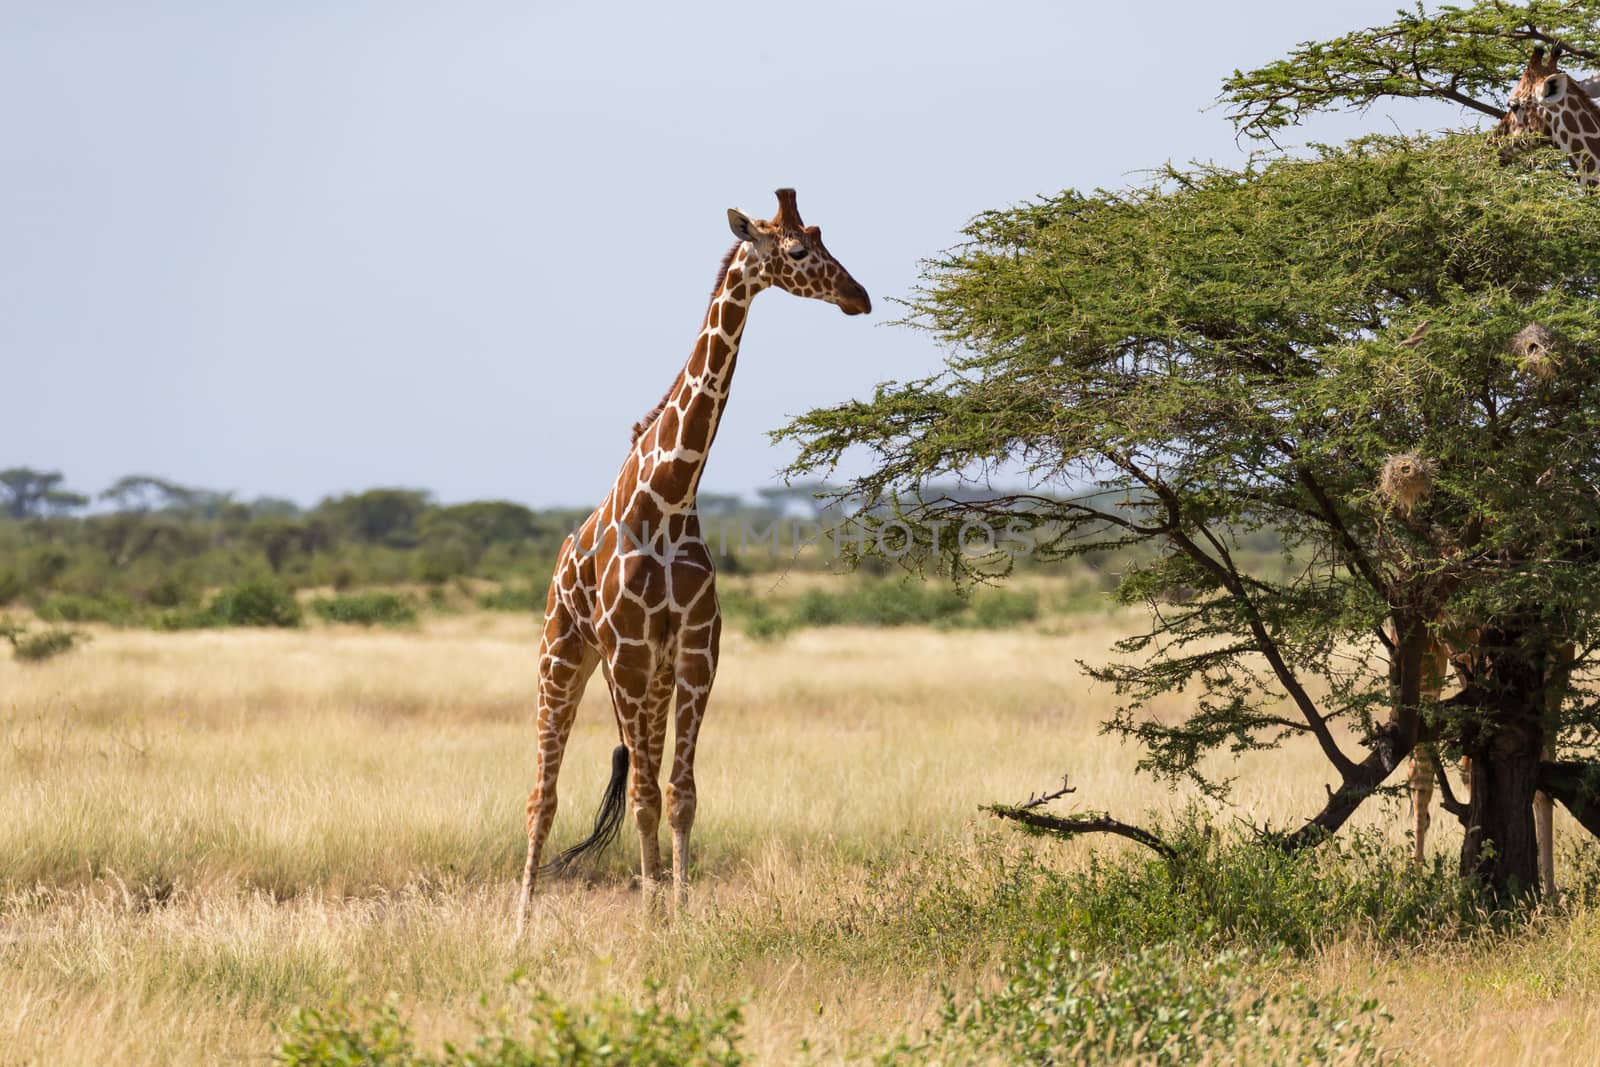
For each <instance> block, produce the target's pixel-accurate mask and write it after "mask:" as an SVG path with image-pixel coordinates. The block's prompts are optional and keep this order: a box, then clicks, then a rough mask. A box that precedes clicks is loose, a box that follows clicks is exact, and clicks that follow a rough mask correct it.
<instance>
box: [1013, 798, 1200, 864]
mask: <svg viewBox="0 0 1600 1067" xmlns="http://www.w3.org/2000/svg"><path fill="white" fill-rule="evenodd" d="M982 810H984V811H987V812H988V813H989V814H991V815H993V816H995V817H996V818H1000V819H1009V820H1011V821H1012V822H1020V823H1022V824H1023V825H1024V826H1031V827H1032V828H1034V829H1035V830H1042V831H1043V832H1045V833H1047V834H1050V835H1051V836H1053V837H1061V838H1067V837H1076V836H1078V835H1079V834H1115V835H1116V836H1118V837H1126V838H1127V839H1128V840H1129V841H1137V842H1138V843H1139V844H1141V845H1143V846H1145V847H1146V848H1149V849H1153V850H1154V851H1156V852H1158V853H1160V854H1161V857H1162V858H1163V859H1165V860H1167V861H1168V862H1169V863H1170V862H1172V861H1174V860H1176V859H1177V858H1178V852H1177V850H1176V849H1174V848H1173V847H1172V846H1171V845H1169V844H1167V843H1166V842H1165V841H1163V840H1161V838H1159V837H1157V836H1156V835H1155V834H1153V833H1151V832H1150V831H1149V830H1146V829H1143V828H1142V827H1138V826H1134V825H1132V824H1130V823H1125V822H1122V821H1121V820H1119V819H1113V818H1112V817H1111V816H1109V815H1074V816H1060V815H1047V814H1045V813H1043V812H1039V811H1033V810H1031V809H1030V808H1029V807H1028V806H1027V805H1022V806H1019V807H1009V806H1007V805H1005V804H991V805H988V806H987V807H985V808H983V809H982Z"/></svg>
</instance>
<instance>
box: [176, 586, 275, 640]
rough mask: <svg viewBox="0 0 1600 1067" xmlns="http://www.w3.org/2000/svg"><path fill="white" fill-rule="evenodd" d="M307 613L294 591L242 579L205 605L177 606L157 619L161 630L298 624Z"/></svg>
mask: <svg viewBox="0 0 1600 1067" xmlns="http://www.w3.org/2000/svg"><path fill="white" fill-rule="evenodd" d="M303 618H304V616H303V615H302V613H301V611H300V605H299V604H298V603H296V601H295V599H294V594H293V593H291V592H289V590H287V589H285V588H283V587H282V586H280V585H277V584H276V583H273V582H241V583H240V584H238V585H234V586H229V587H228V588H227V589H224V590H222V591H221V592H219V593H218V594H217V595H216V596H214V597H212V598H211V603H209V604H207V605H206V606H205V607H204V608H198V609H197V608H177V609H174V610H172V611H166V612H162V613H161V615H159V616H158V617H157V618H156V622H155V625H156V628H157V629H160V630H197V629H205V628H208V627H213V626H279V627H294V626H299V625H300V623H301V621H302V620H303Z"/></svg>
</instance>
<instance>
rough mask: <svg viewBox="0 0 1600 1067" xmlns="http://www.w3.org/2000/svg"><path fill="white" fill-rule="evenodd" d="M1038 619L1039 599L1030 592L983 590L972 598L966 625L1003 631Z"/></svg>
mask: <svg viewBox="0 0 1600 1067" xmlns="http://www.w3.org/2000/svg"><path fill="white" fill-rule="evenodd" d="M1038 617H1039V597H1038V596H1037V595H1036V594H1034V593H1032V592H1026V591H1024V592H1013V591H1012V590H1009V589H985V590H981V591H979V592H977V593H975V594H973V597H972V616H971V619H970V620H968V625H971V626H974V627H976V628H978V629H980V630H1004V629H1007V628H1009V627H1012V626H1020V625H1022V624H1023V623H1025V622H1033V621H1034V620H1035V619H1037V618H1038Z"/></svg>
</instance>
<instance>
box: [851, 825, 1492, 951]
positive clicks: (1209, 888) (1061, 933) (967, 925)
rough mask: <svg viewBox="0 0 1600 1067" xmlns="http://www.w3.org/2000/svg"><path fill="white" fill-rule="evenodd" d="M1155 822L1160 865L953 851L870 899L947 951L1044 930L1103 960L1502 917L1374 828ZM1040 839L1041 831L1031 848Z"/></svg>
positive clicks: (1417, 938) (1432, 931)
mask: <svg viewBox="0 0 1600 1067" xmlns="http://www.w3.org/2000/svg"><path fill="white" fill-rule="evenodd" d="M1157 830H1158V832H1159V833H1160V835H1161V836H1162V837H1163V838H1164V839H1165V840H1166V841H1167V842H1168V843H1169V844H1171V845H1172V846H1173V847H1174V848H1175V849H1176V851H1177V853H1178V858H1177V859H1176V860H1175V861H1174V862H1172V863H1168V862H1166V861H1164V860H1163V859H1161V858H1160V857H1158V856H1156V855H1155V854H1154V853H1152V852H1149V851H1147V850H1144V849H1135V848H1132V847H1111V848H1102V849H1096V850H1095V851H1093V852H1091V853H1090V854H1089V856H1088V859H1087V862H1086V863H1084V864H1083V865H1082V866H1074V867H1073V868H1072V869H1070V870H1067V871H1057V870H1054V869H1052V868H1050V867H1047V866H1046V865H1045V864H1044V863H1042V862H1041V861H1040V860H1039V859H1038V858H1037V857H1036V856H1034V855H1033V854H1031V853H1030V854H1025V855H1024V856H1023V857H1021V858H1020V859H1019V858H1017V857H1016V856H1015V854H1014V852H1013V851H1012V850H1009V849H1006V848H1004V847H1001V846H999V845H997V846H996V847H995V849H994V850H993V851H992V852H991V853H990V854H988V855H986V856H984V857H983V858H982V859H981V860H978V861H959V860H952V861H951V862H952V863H954V864H955V866H954V868H953V869H952V870H951V871H950V876H949V877H947V878H944V879H940V880H933V881H930V882H929V883H928V884H926V885H917V886H890V887H885V889H884V890H883V891H882V895H883V896H884V897H886V898H888V899H893V900H895V901H897V904H896V908H897V912H896V915H891V916H886V921H889V922H892V923H900V924H902V925H904V926H905V928H906V929H905V935H904V936H906V937H912V936H916V937H932V938H934V939H935V942H936V943H941V944H946V945H950V946H952V949H951V950H952V951H955V950H956V949H959V948H960V946H963V945H972V944H978V943H984V944H994V945H998V946H1000V947H1001V948H1002V949H1005V948H1009V949H1011V950H1012V951H1018V952H1020V951H1021V950H1022V948H1023V946H1025V945H1026V944H1028V943H1029V942H1030V941H1031V940H1032V939H1033V938H1036V937H1037V936H1039V935H1041V934H1045V933H1048V934H1049V935H1050V936H1051V937H1053V938H1054V939H1055V940H1058V941H1060V942H1062V943H1063V944H1070V945H1072V946H1074V947H1075V948H1078V949H1080V950H1082V951H1083V952H1085V953H1087V954H1090V955H1096V956H1101V957H1106V958H1114V957H1116V956H1117V955H1119V954H1120V953H1122V952H1123V951H1124V950H1125V948H1126V946H1128V945H1161V944H1171V945H1176V946H1181V947H1183V948H1185V949H1186V950H1189V951H1195V952H1209V951H1217V950H1221V949H1238V950H1250V951H1254V952H1261V953H1288V954H1290V955H1294V956H1305V955H1309V954H1310V953H1312V952H1315V951H1317V950H1318V949H1320V948H1323V947H1326V946H1328V945H1330V944H1332V943H1334V942H1337V941H1340V940H1344V939H1348V938H1352V937H1359V938H1367V939H1371V940H1374V941H1378V942H1381V943H1386V944H1399V945H1416V944H1423V943H1434V942H1437V941H1440V940H1443V939H1446V938H1465V937H1470V936H1472V935H1474V934H1475V933H1477V932H1480V931H1482V930H1483V929H1484V928H1485V927H1486V926H1493V925H1494V924H1497V923H1505V922H1511V921H1515V920H1514V917H1512V916H1509V915H1506V914H1504V913H1498V914H1497V913H1493V912H1490V911H1488V910H1486V908H1485V905H1484V901H1483V899H1482V898H1481V897H1480V896H1479V895H1478V893H1477V892H1476V891H1475V890H1474V889H1473V888H1472V886H1471V884H1470V883H1466V882H1463V881H1462V880H1461V879H1460V878H1459V877H1458V876H1457V873H1456V872H1455V870H1454V869H1453V865H1451V864H1449V863H1448V862H1447V861H1446V859H1445V858H1444V857H1443V856H1442V855H1441V856H1440V857H1439V858H1438V859H1436V860H1435V862H1433V863H1431V864H1428V865H1426V866H1418V865H1416V864H1415V863H1413V862H1412V861H1411V859H1410V856H1409V854H1408V853H1406V852H1405V851H1404V850H1402V849H1400V848H1397V847H1396V846H1395V845H1394V844H1393V843H1392V842H1390V841H1388V840H1386V839H1385V838H1384V837H1383V836H1382V835H1381V834H1379V833H1377V832H1376V831H1358V832H1354V833H1351V834H1349V835H1348V836H1346V837H1341V838H1335V839H1332V840H1330V841H1328V842H1326V843H1324V844H1323V845H1321V846H1319V847H1317V848H1314V849H1306V850H1303V851H1300V852H1295V853H1286V852H1284V851H1282V850H1281V849H1278V848H1275V847H1272V846H1271V845H1270V844H1267V843H1265V842H1262V841H1260V840H1258V839H1256V838H1255V837H1253V836H1252V835H1248V834H1245V833H1236V832H1233V831H1231V830H1223V831H1220V832H1218V831H1214V830H1212V829H1211V828H1209V827H1208V825H1207V824H1206V822H1205V821H1204V819H1203V817H1202V816H1201V815H1200V814H1198V813H1196V812H1190V813H1187V814H1186V815H1184V816H1182V817H1181V818H1179V819H1177V820H1172V821H1170V822H1169V824H1168V825H1166V826H1157ZM1007 836H1009V832H1008V835H1007ZM1052 847H1053V842H1051V841H1049V840H1048V839H1041V841H1040V845H1039V848H1040V850H1041V851H1043V850H1048V849H1050V848H1052Z"/></svg>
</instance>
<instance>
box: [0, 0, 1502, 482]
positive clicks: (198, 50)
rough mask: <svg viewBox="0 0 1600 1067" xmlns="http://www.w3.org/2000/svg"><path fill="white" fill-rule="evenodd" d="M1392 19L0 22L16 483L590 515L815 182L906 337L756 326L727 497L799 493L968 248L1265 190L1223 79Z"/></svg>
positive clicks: (1151, 2) (128, 12)
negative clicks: (844, 418) (1048, 206)
mask: <svg viewBox="0 0 1600 1067" xmlns="http://www.w3.org/2000/svg"><path fill="white" fill-rule="evenodd" d="M1394 7H1395V0H1345V2H1328V3H1322V4H1317V5H1301V4H1285V3H1281V2H1273V0H1232V2H1224V0H1212V2H1208V3H1204V4H1196V3H1193V2H1169V0H1145V2H1142V3H1139V4H1122V5H1114V4H1113V5H1088V4H1061V3H1042V2H1041V3H1029V2H1021V0H1017V2H1001V0H992V2H990V3H986V4H971V3H948V2H943V0H932V2H917V3H883V4H872V3H862V2H857V3H842V2H836V0H820V2H811V3H805V4H793V5H752V4H742V5H734V4H710V3H674V4H642V3H641V4H629V5H620V4H601V3H587V4H580V3H566V2H556V3H552V2H548V0H545V2H540V0H534V2H525V3H509V2H507V3H492V2H463V3H456V4H411V3H400V2H389V0H384V2H378V0H372V2H347V3H318V4H313V3H308V2H300V0H290V2H283V3H274V4H247V3H242V2H232V3H227V2H216V0H206V2H202V0H196V2H192V3H178V2H156V3H144V4H138V5H132V4H126V3H122V2H116V3H98V4H96V3H85V2H73V0H47V2H32V0H5V2H3V3H0V131H4V133H3V135H0V364H3V372H4V373H3V377H0V394H3V399H0V466H10V465H13V464H27V465H33V466H41V467H47V468H59V469H61V470H63V471H65V472H66V474H67V475H68V478H69V481H70V484H71V485H72V486H73V487H75V488H78V489H80V490H84V491H90V492H93V491H97V490H99V489H101V488H103V487H105V486H106V485H107V484H109V483H110V482H111V481H113V480H114V479H115V478H116V477H118V476H120V475H123V474H129V473H150V474H158V475H162V476H165V477H169V478H172V479H175V480H177V481H180V482H183V483H186V484H192V485H200V486H206V487H210V488H217V489H231V490H235V491H237V492H238V493H239V494H240V495H241V496H245V497H251V496H255V495H259V494H272V495H282V496H289V497H292V498H295V499H297V500H299V501H301V502H302V503H311V502H314V501H315V500H316V499H317V498H319V497H321V496H322V495H324V494H327V493H332V492H339V491H343V490H350V489H360V488H366V487H369V486H375V485H407V486H418V487H423V488H428V489H432V490H434V491H435V492H437V493H438V494H439V496H440V497H441V498H443V499H445V500H447V501H453V500H463V499H472V498H482V497H504V498H509V499H514V500H521V501H524V502H527V503H531V504H537V505H549V504H571V505H577V504H590V503H593V502H595V501H597V500H598V499H599V497H600V496H601V495H603V493H604V491H605V489H606V487H607V486H608V485H609V482H610V479H611V478H612V476H613V475H614V473H615V471H616V468H617V465H618V463H619V462H620V460H621V459H622V456H623V453H624V452H625V449H626V445H627V439H628V428H629V426H630V425H631V424H632V423H633V421H634V420H635V419H636V418H638V417H639V415H640V414H642V413H643V412H644V411H645V410H647V409H648V408H649V407H650V406H651V405H652V404H654V403H655V401H656V400H657V399H658V398H659V397H660V395H661V392H662V390H663V389H665V387H666V385H667V384H668V382H669V381H670V380H671V379H672V377H673V375H674V374H676V372H677V370H678V368H679V366H681V364H682V361H683V359H684V358H685V356H687V354H688V349H689V346H690V344H691V342H692V341H693V339H694V336H695V333H696V330H697V328H698V326H699V317H700V315H701V313H702V311H703V310H704V306H705V300H706V294H707V291H708V290H709V287H710V285H711V282H712V277H711V276H712V274H713V272H714V270H715V267H716V265H717V261H718V259H719V258H720V256H721V255H722V253H723V251H724V250H725V249H726V248H727V246H728V244H729V243H730V241H731V237H730V235H729V233H728V230H727V223H726V217H725V209H726V208H728V207H731V206H737V207H739V208H741V209H743V210H745V211H747V212H749V213H751V214H754V215H758V216H761V217H767V216H769V215H771V214H772V212H773V210H774V202H773V198H772V190H773V189H775V188H776V187H778V186H780V185H793V186H795V187H796V188H797V189H798V190H799V194H800V195H799V203H800V207H801V210H802V212H803V213H804V215H805V217H806V219H807V221H808V222H812V223H817V224H820V225H821V226H822V227H823V228H824V231H825V233H826V236H827V241H828V245H829V248H830V249H831V250H832V251H833V252H834V253H835V254H836V255H837V256H838V258H839V259H840V260H841V261H842V262H843V263H844V264H845V265H846V266H847V267H848V268H849V269H850V270H851V272H852V273H854V274H855V276H856V277H857V278H858V279H859V280H860V281H861V282H862V283H863V284H864V285H865V286H866V287H867V289H868V290H869V291H870V292H871V294H872V296H873V301H874V304H875V311H874V314H873V315H872V316H871V317H870V318H866V319H863V318H846V317H845V316H843V315H841V314H840V313H839V312H838V310H837V309H835V308H833V307H830V306H826V305H823V304H819V303H813V302H805V301H799V300H796V299H794V298H793V297H790V296H788V295H787V294H783V293H768V294H764V295H763V296H762V297H761V298H760V299H759V300H758V301H757V303H756V305H755V307H754V309H753V311H752V314H751V319H750V325H749V327H748V329H747V332H746V335H745V345H744V350H743V352H742V354H741V357H740V363H739V372H738V378H737V381H736V382H735V386H734V396H733V400H732V403H731V406H730V410H729V414H728V417H727V418H726V420H725V421H724V424H723V427H722V431H721V434H720V436H719V438H718V441H717V447H716V451H715V452H714V453H713V455H712V458H711V463H710V467H709V470H708V474H707V477H706V479H705V482H704V488H705V489H706V490H707V491H719V492H736V491H747V490H750V489H753V488H755V487H757V486H759V485H763V484H769V483H770V482H771V481H772V479H773V472H774V471H775V470H776V469H777V468H778V467H779V466H780V465H781V464H782V463H783V461H784V459H785V453H784V452H783V451H781V450H778V449H774V448H772V447H770V446H769V445H768V443H767V440H766V436H765V434H766V431H768V430H770V429H772V428H774V427H776V426H778V425H780V424H781V423H782V422H784V421H785V419H786V416H788V415H790V414H793V413H797V412H800V411H803V410H805V409H807V408H810V407H813V406H816V405H822V404H828V403H833V402H836V401H839V400H842V399H845V398H847V397H851V396H862V395H866V394H867V393H869V392H870V390H871V388H872V386H873V385H874V384H875V383H876V382H878V381H881V380H883V379H886V378H906V377H910V376H917V375H924V374H927V373H930V372H932V371H934V370H935V369H936V368H937V367H938V365H939V363H940V360H941V358H942V353H941V352H940V351H939V350H938V349H937V348H936V347H934V346H933V345H932V344H931V343H930V341H929V340H928V339H927V338H925V337H924V336H922V335H920V334H916V333H913V332H909V331H906V330H904V329H898V328H894V327H889V326H885V325H883V324H884V323H885V322H886V321H888V320H889V319H890V318H893V317H894V315H895V308H894V305H893V304H892V303H891V299H892V298H894V297H896V296H903V295H904V294H905V293H906V292H907V291H908V290H909V289H910V288H911V287H912V285H913V284H914V282H915V280H916V276H917V266H918V261H919V260H920V259H922V258H924V257H928V256H932V255H934V254H936V253H938V252H939V251H940V250H941V249H943V248H945V247H947V246H949V245H950V244H952V243H953V242H954V241H955V240H956V238H957V231H958V230H959V228H960V227H961V225H962V224H963V222H964V221H965V220H966V219H967V218H968V217H970V216H971V215H973V214H975V213H977V212H978V211H981V210H984V209H986V208H994V207H1003V206H1006V205H1010V204H1014V203H1017V202H1019V201H1022V200H1025V199H1027V198H1029V197H1032V196H1034V195H1036V194H1041V193H1051V192H1055V191H1057V190H1060V189H1062V188H1066V187H1092V186H1096V185H1121V184H1124V183H1126V182H1127V181H1129V180H1130V179H1136V178H1137V173H1136V172H1138V171H1141V170H1144V169H1147V168H1150V167H1152V166H1155V165H1158V164H1160V163H1162V162H1163V161H1165V160H1167V159H1177V160H1180V161H1182V160H1187V159H1193V158H1206V159H1216V160H1218V161H1222V162H1236V161H1240V160H1242V158H1243V152H1244V149H1242V148H1241V147H1239V146H1236V145H1235V143H1234V140H1233V135H1232V129H1231V127H1230V126H1229V124H1228V123H1227V122H1226V121H1225V119H1224V118H1223V116H1222V113H1221V111H1220V110H1210V111H1202V108H1205V107H1206V106H1207V105H1208V104H1209V103H1210V101H1211V100H1212V99H1213V98H1214V96H1215V94H1216V91H1217V88H1218V85H1219V83H1220V81H1221V79H1222V78H1223V77H1224V76H1225V75H1227V74H1228V73H1230V72H1231V71H1232V70H1233V69H1234V68H1235V67H1250V66H1255V65H1258V64H1260V63H1262V62H1264V61H1267V60H1270V59H1272V58H1274V57H1276V56H1278V55H1279V54H1281V53H1282V52H1283V51H1284V49H1286V48H1287V47H1288V46H1289V45H1291V44H1293V43H1294V42H1296V41H1299V40H1304V39H1308V38H1319V37H1324V36H1328V35H1331V34H1334V33H1338V32H1342V31H1344V30H1346V29H1351V28H1355V27H1358V26H1363V25H1367V24H1370V23H1375V22H1379V21H1386V20H1387V19H1388V18H1390V17H1391V15H1392V12H1393V10H1394ZM1391 116H1392V118H1391ZM1470 121H1471V119H1470V117H1469V116H1466V115H1464V114H1460V113H1457V112H1455V111H1454V110H1453V109H1451V108H1449V107H1446V106H1442V105H1437V104H1424V105H1416V106H1411V107H1400V108H1390V109H1387V110H1385V109H1378V110H1375V111H1373V112H1372V113H1369V114H1368V115H1366V116H1364V117H1345V116H1339V117H1332V118H1328V119H1325V120H1322V121H1320V122H1319V124H1318V125H1316V126H1314V127H1311V128H1310V129H1308V130H1306V131H1304V133H1305V136H1307V137H1311V138H1314V139H1320V140H1337V139H1341V138H1343V137H1345V136H1349V135H1351V134H1353V133H1357V132H1361V131H1363V130H1388V129H1393V128H1394V126H1395V125H1396V124H1398V125H1399V126H1401V127H1403V128H1405V129H1412V128H1415V127H1418V126H1427V127H1439V126H1446V125H1451V124H1461V123H1467V122H1470ZM1245 148H1248V146H1245Z"/></svg>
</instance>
